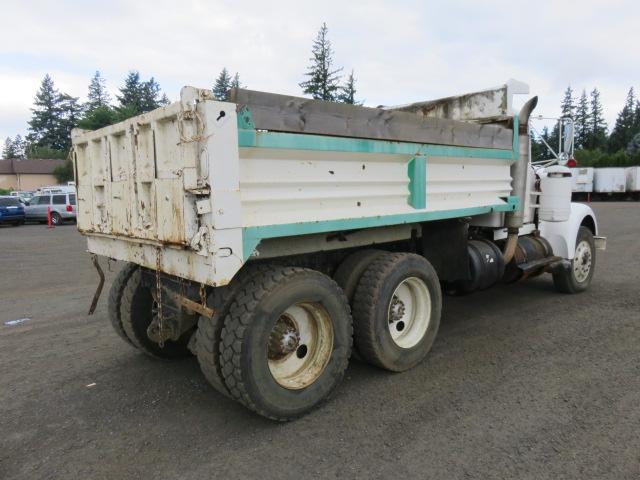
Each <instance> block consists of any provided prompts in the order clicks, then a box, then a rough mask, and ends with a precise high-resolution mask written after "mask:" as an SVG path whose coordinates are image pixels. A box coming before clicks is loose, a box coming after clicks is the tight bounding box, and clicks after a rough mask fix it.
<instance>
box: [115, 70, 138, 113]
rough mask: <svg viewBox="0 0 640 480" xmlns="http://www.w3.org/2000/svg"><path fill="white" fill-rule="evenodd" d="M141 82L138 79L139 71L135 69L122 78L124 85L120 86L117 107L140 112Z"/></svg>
mask: <svg viewBox="0 0 640 480" xmlns="http://www.w3.org/2000/svg"><path fill="white" fill-rule="evenodd" d="M142 83H143V82H142V81H141V80H140V73H139V72H137V71H131V72H129V73H128V74H127V77H126V78H125V79H124V86H123V87H122V88H120V95H118V96H117V98H118V102H119V105H118V108H120V109H123V108H131V110H132V111H135V112H136V113H135V114H134V115H137V114H138V113H141V112H142V105H143V99H142V97H143V89H144V86H143V84H142Z"/></svg>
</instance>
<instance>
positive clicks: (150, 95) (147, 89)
mask: <svg viewBox="0 0 640 480" xmlns="http://www.w3.org/2000/svg"><path fill="white" fill-rule="evenodd" d="M160 94H161V91H160V84H159V83H158V82H157V81H156V80H155V78H153V77H151V78H150V79H149V80H147V81H146V82H145V81H142V80H141V79H140V73H139V72H137V71H135V70H134V71H131V72H129V74H128V75H127V77H126V78H125V80H124V86H123V87H122V88H121V89H120V95H118V102H119V105H118V107H117V109H116V117H117V121H122V120H126V119H127V118H130V117H133V116H135V115H139V114H141V113H145V112H150V111H151V110H155V109H156V108H158V107H161V106H162V105H164V103H163V102H164V101H165V100H166V101H167V102H168V99H167V98H166V95H165V96H161V95H160Z"/></svg>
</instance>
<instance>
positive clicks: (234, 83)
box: [231, 72, 242, 88]
mask: <svg viewBox="0 0 640 480" xmlns="http://www.w3.org/2000/svg"><path fill="white" fill-rule="evenodd" d="M231 88H242V83H241V82H240V74H239V73H238V72H236V74H235V75H234V76H233V80H231Z"/></svg>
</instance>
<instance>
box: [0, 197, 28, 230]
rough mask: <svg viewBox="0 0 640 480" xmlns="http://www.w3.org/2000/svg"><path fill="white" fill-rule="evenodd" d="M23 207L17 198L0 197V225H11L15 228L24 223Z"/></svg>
mask: <svg viewBox="0 0 640 480" xmlns="http://www.w3.org/2000/svg"><path fill="white" fill-rule="evenodd" d="M24 218H25V217H24V205H23V204H22V203H21V202H20V200H18V198H17V197H12V196H2V197H0V224H1V223H11V224H12V225H15V226H16V227H17V226H18V225H22V224H23V223H24Z"/></svg>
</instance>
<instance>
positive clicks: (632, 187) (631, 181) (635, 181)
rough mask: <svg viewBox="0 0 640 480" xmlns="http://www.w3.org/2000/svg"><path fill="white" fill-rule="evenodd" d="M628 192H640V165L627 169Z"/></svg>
mask: <svg viewBox="0 0 640 480" xmlns="http://www.w3.org/2000/svg"><path fill="white" fill-rule="evenodd" d="M625 176H626V180H627V182H626V189H627V192H640V166H636V167H627V168H626V169H625Z"/></svg>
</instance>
